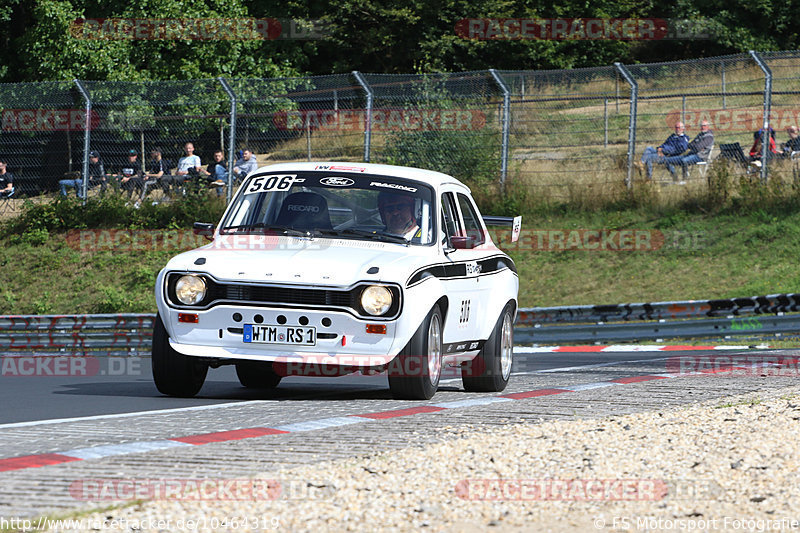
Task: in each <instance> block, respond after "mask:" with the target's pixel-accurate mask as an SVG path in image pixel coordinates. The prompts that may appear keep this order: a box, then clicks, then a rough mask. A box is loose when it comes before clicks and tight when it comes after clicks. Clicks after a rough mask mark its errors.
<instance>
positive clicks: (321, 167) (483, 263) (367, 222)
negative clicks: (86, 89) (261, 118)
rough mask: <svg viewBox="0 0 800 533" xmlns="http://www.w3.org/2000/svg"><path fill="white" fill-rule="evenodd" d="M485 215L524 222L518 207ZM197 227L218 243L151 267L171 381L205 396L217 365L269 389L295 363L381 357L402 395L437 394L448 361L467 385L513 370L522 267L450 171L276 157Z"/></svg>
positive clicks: (365, 367) (374, 362)
mask: <svg viewBox="0 0 800 533" xmlns="http://www.w3.org/2000/svg"><path fill="white" fill-rule="evenodd" d="M488 218H489V217H487V219H488ZM491 218H493V219H494V220H493V221H492V222H493V223H509V224H511V223H513V225H514V230H513V232H512V234H513V235H518V234H519V224H520V219H519V218H516V219H511V218H510V217H507V218H506V217H491ZM195 231H197V232H201V233H202V232H205V234H207V236H208V237H209V238H211V239H213V240H212V242H211V243H210V244H208V245H206V246H203V247H201V248H198V249H195V250H192V251H189V252H185V253H182V254H180V255H178V256H177V257H174V258H173V259H172V260H170V261H169V263H168V264H167V266H166V267H165V268H164V269H163V270H162V271H161V272H160V273H159V275H158V279H157V281H156V288H155V294H156V301H157V304H158V316H157V317H156V322H155V327H154V331H153V350H152V365H153V378H154V380H155V384H156V386H157V388H158V390H159V391H161V392H162V393H164V394H168V395H172V396H193V395H195V394H197V392H198V391H199V390H200V388H201V387H202V385H203V382H204V381H205V377H206V374H207V372H208V368H209V367H212V368H216V367H218V366H220V365H223V364H235V365H236V373H237V376H238V377H239V381H240V382H241V383H242V385H244V386H246V387H260V388H271V387H275V386H277V385H278V383H279V381H280V380H281V378H282V377H283V376H286V375H331V374H332V373H333V374H336V375H343V374H348V373H353V372H361V373H362V374H374V373H380V372H383V371H386V372H387V374H388V378H389V386H390V388H391V392H392V395H393V396H394V397H395V398H403V399H429V398H431V397H432V396H433V395H434V393H435V392H436V389H437V387H438V385H439V378H440V376H441V375H442V368H443V366H445V365H451V366H460V367H461V375H462V380H463V383H464V388H465V389H466V390H468V391H501V390H503V389H504V388H505V387H506V384H507V383H508V379H509V375H510V373H511V362H512V353H513V343H514V341H513V322H514V318H515V316H516V311H517V293H518V288H519V278H518V276H517V272H516V268H515V266H514V262H513V261H512V260H511V259H510V258H509V257H508V256H507V255H506V254H505V253H503V252H501V251H500V250H499V249H498V248H497V247H496V246H495V245H494V243H493V242H492V240H491V238H490V236H489V234H488V233H487V231H486V224H485V220H484V218H483V217H481V215H480V214H479V212H478V209H477V208H476V206H475V202H474V201H473V199H472V197H471V195H470V191H469V189H468V188H467V187H466V186H465V185H464V184H462V183H461V182H459V181H458V180H457V179H455V178H453V177H451V176H447V175H445V174H441V173H438V172H432V171H428V170H421V169H415V168H405V167H396V166H388V165H375V164H368V163H286V164H279V165H272V166H267V167H263V168H260V169H258V170H256V171H254V172H253V173H251V174H250V175H249V176H248V177H247V178H246V180H245V181H244V183H243V184H242V186H241V187H240V188H239V190H238V192H237V193H236V195H235V196H234V198H233V200H232V202H231V204H230V205H229V206H228V208H227V209H226V211H225V214H224V215H223V217H222V221H221V222H220V224H219V225H218V226H217V227H214V226H212V225H211V224H200V223H196V224H195ZM320 369H322V371H320Z"/></svg>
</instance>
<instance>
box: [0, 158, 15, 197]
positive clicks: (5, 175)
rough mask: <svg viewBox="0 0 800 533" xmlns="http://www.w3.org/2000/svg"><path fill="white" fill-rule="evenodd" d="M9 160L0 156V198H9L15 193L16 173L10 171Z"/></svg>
mask: <svg viewBox="0 0 800 533" xmlns="http://www.w3.org/2000/svg"><path fill="white" fill-rule="evenodd" d="M7 166H8V160H7V159H6V158H5V157H0V198H8V197H9V196H11V195H13V194H14V174H12V173H11V172H9V171H8V169H7V168H6V167H7Z"/></svg>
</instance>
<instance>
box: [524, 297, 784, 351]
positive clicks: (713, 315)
mask: <svg viewBox="0 0 800 533" xmlns="http://www.w3.org/2000/svg"><path fill="white" fill-rule="evenodd" d="M798 312H800V294H771V295H768V296H753V297H750V298H730V299H722V300H688V301H675V302H653V303H634V304H619V305H581V306H574V307H567V306H562V307H534V308H527V309H520V310H519V315H518V318H517V322H516V325H515V329H514V340H515V341H516V342H521V343H535V344H565V343H576V342H583V343H585V342H635V341H642V340H659V339H670V338H684V339H691V338H703V337H728V336H748V337H759V338H760V337H781V336H784V335H797V334H798V333H800V313H798ZM551 324H552V325H551ZM556 324H557V325H556Z"/></svg>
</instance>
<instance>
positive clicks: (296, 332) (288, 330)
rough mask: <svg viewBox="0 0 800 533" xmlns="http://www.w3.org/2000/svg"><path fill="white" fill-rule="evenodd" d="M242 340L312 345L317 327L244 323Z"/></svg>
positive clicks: (314, 341) (315, 341) (315, 338)
mask: <svg viewBox="0 0 800 533" xmlns="http://www.w3.org/2000/svg"><path fill="white" fill-rule="evenodd" d="M243 340H244V342H252V343H258V344H294V345H296V346H314V345H315V344H317V328H313V327H301V326H269V325H264V324H244V332H243Z"/></svg>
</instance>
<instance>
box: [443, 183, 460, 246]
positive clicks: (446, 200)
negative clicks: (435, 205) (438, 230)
mask: <svg viewBox="0 0 800 533" xmlns="http://www.w3.org/2000/svg"><path fill="white" fill-rule="evenodd" d="M442 230H444V234H445V239H444V241H443V242H446V243H447V244H448V245H449V244H450V237H453V236H455V235H458V234H459V220H458V212H457V211H456V206H455V203H454V200H453V193H451V192H446V193H444V194H443V195H442Z"/></svg>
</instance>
